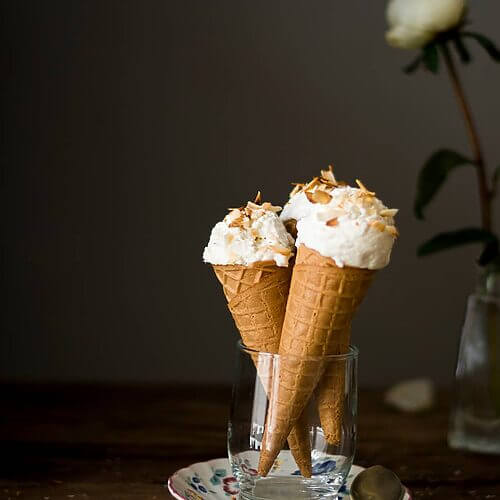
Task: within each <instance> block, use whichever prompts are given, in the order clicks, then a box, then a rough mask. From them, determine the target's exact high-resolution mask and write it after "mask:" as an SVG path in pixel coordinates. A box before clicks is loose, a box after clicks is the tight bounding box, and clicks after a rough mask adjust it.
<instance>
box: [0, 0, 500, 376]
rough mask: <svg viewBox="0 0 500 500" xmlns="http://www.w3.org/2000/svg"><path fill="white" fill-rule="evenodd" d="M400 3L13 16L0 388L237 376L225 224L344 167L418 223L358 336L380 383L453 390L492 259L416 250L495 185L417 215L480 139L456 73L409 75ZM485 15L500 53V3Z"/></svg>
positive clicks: (469, 217) (478, 97) (7, 35)
mask: <svg viewBox="0 0 500 500" xmlns="http://www.w3.org/2000/svg"><path fill="white" fill-rule="evenodd" d="M384 5H385V2H382V1H379V0H376V1H367V0H350V1H349V2H345V1H342V2H341V1H334V0H328V1H326V0H325V1H324V0H315V1H314V2H311V1H306V0H300V1H299V0H281V1H277V0H272V1H269V0H252V1H234V0H224V1H222V0H211V1H207V0H198V1H193V0H179V1H171V0H162V1H145V2H140V1H110V0H106V1H83V0H82V1H76V0H75V1H68V0H64V1H58V2H56V1H46V2H39V1H33V2H16V1H11V2H2V3H1V6H2V16H1V23H2V27H1V33H2V34H1V35H0V36H1V37H2V40H1V54H2V68H3V69H4V76H3V78H2V131H1V133H2V153H1V154H2V156H1V166H2V177H1V182H2V184H1V195H0V200H1V207H0V213H1V218H2V235H3V237H2V254H1V255H2V286H3V288H4V292H5V294H4V300H3V307H2V314H1V320H0V321H1V325H0V326H1V334H0V377H1V378H3V379H22V380H98V381H138V382H139V381H200V382H215V381H229V380H230V378H231V374H232V367H233V350H234V342H235V340H236V338H237V335H236V333H235V331H234V328H233V326H232V320H231V318H230V315H229V313H228V312H227V310H226V305H225V300H224V298H223V295H222V292H221V290H220V287H219V285H218V283H217V281H216V279H215V277H214V276H213V274H212V271H211V269H210V267H209V266H207V265H204V264H203V263H202V260H201V254H202V251H203V247H204V245H205V244H206V242H207V240H208V237H209V232H210V229H211V227H212V226H213V225H214V224H215V222H217V221H218V220H220V219H221V218H222V217H223V216H224V213H225V209H226V208H227V207H229V206H234V205H239V204H240V203H242V202H244V201H245V200H247V199H249V198H251V197H253V196H254V194H255V191H256V190H257V189H261V190H262V191H263V193H264V196H265V198H266V199H270V200H272V201H273V202H274V203H275V204H282V203H284V202H285V201H286V199H287V193H288V191H289V183H290V182H292V181H300V180H306V179H309V178H311V177H312V176H313V175H314V174H315V173H317V172H318V171H319V169H320V168H323V167H325V166H326V165H327V164H328V163H331V162H333V163H334V164H335V165H336V172H337V174H338V176H339V177H340V178H343V179H346V180H348V181H351V182H352V181H353V180H354V179H355V178H357V177H359V178H361V179H362V180H363V181H364V182H365V184H366V185H367V186H368V187H369V188H373V189H374V190H376V191H377V194H378V195H379V197H380V198H382V200H383V201H384V202H386V204H387V205H389V206H391V207H398V208H400V209H401V212H400V215H399V216H398V223H399V228H400V232H401V237H400V240H399V241H398V242H397V245H396V248H395V250H394V253H393V260H392V263H391V265H390V266H389V267H388V268H387V269H385V270H384V271H382V272H380V273H379V276H378V278H377V280H376V282H375V284H374V286H373V288H372V290H371V292H370V293H369V296H368V298H367V300H366V302H365V304H364V305H363V306H362V308H361V310H360V312H359V315H358V318H357V319H356V321H355V325H354V342H355V343H356V344H358V345H359V347H360V349H361V362H360V370H361V381H362V383H363V384H364V385H382V384H386V383H390V382H393V381H396V380H398V379H400V378H402V377H410V376H417V375H428V376H431V377H432V378H434V379H435V380H436V381H438V382H439V383H441V384H444V383H448V382H449V380H450V379H451V376H452V373H453V368H454V366H453V365H454V358H455V352H456V345H457V341H458V335H459V328H460V324H461V320H462V317H463V311H464V305H465V299H466V295H467V294H468V293H469V292H471V291H472V289H473V287H474V283H475V278H476V269H475V266H474V260H473V259H474V257H475V256H476V254H477V251H476V249H473V248H467V249H462V250H458V251H454V252H450V253H444V254H442V255H436V256H435V257H430V258H428V259H417V258H416V256H415V248H416V246H417V244H418V243H420V242H422V241H423V240H425V239H427V238H428V237H430V236H432V235H433V234H434V233H436V232H438V231H441V230H450V229H453V228H459V227H464V226H470V225H474V224H476V223H477V221H478V203H477V194H476V185H475V179H474V176H473V172H472V171H470V170H468V169H461V170H460V171H457V172H456V173H455V174H454V175H453V178H452V180H451V181H450V182H449V184H447V186H446V187H445V189H444V191H443V193H442V195H441V196H440V197H439V199H438V200H437V201H436V202H435V203H433V205H432V207H430V209H429V212H428V213H429V220H428V221H426V222H424V223H422V222H418V221H416V220H415V219H414V217H413V215H412V202H413V195H414V186H415V179H416V176H417V173H418V170H419V168H420V167H421V165H422V163H423V162H424V160H425V159H426V158H427V156H429V155H430V153H431V152H433V151H434V150H435V149H438V148H440V147H449V148H454V149H457V150H458V151H462V152H464V153H467V152H468V145H467V143H466V136H465V133H464V129H463V125H462V122H461V117H460V115H459V113H458V110H457V107H456V103H455V102H454V99H453V96H452V93H451V91H450V85H449V82H448V80H447V78H446V77H445V75H444V74H441V75H440V76H437V77H436V76H431V75H429V74H426V73H423V72H422V73H419V74H417V75H416V76H412V77H409V76H406V75H404V74H403V73H402V72H401V67H402V66H403V65H405V63H407V61H409V60H410V59H411V58H412V57H413V56H414V54H413V53H411V52H404V51H398V50H395V49H392V48H389V47H388V46H387V45H386V43H385V41H384V30H385V20H384ZM470 10H471V13H470V17H471V19H472V21H473V23H474V25H473V26H474V28H475V29H477V30H478V31H481V32H484V33H485V34H488V35H491V36H492V37H493V38H494V39H496V41H497V42H500V37H499V36H498V19H499V17H500V4H499V3H498V2H497V1H495V0H483V1H482V2H471V9H470ZM473 54H474V58H475V61H474V64H473V65H471V66H470V67H469V68H467V69H465V70H464V71H463V77H464V82H465V85H466V88H467V90H468V93H469V95H470V98H471V102H472V106H473V108H474V111H475V114H476V117H477V120H478V123H479V128H480V131H481V134H482V140H483V144H484V149H485V152H486V155H487V158H488V160H489V162H490V164H498V163H499V162H500V141H499V132H498V130H499V124H500V104H499V101H498V88H499V84H500V66H498V65H494V64H492V63H491V62H490V61H489V60H488V59H487V58H486V56H485V55H484V54H483V53H482V52H480V51H479V50H477V49H476V48H474V49H473ZM497 211H498V210H497ZM497 227H498V226H497Z"/></svg>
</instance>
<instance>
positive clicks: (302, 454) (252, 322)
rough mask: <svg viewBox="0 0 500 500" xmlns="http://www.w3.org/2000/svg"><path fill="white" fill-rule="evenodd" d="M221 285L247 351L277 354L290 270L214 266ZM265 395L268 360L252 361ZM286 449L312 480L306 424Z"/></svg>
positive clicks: (295, 431) (262, 265)
mask: <svg viewBox="0 0 500 500" xmlns="http://www.w3.org/2000/svg"><path fill="white" fill-rule="evenodd" d="M213 268H214V271H215V275H216V276H217V279H218V280H219V281H220V283H221V284H222V287H223V289H224V295H225V296H226V299H227V301H228V307H229V310H230V311H231V314H232V316H233V319H234V322H235V323H236V326H237V328H238V330H239V332H240V335H241V339H242V341H243V343H244V344H245V346H246V347H248V348H250V349H253V350H255V351H259V352H269V353H272V354H276V353H278V349H279V345H280V338H281V329H282V326H283V320H284V317H285V308H286V302H287V299H288V292H289V289H290V279H291V275H292V269H291V267H279V266H276V265H275V263H274V262H259V263H256V264H254V265H252V266H241V265H232V266H229V265H228V266H222V265H214V266H213ZM253 362H254V364H255V366H256V368H257V373H258V375H259V378H260V381H261V383H262V385H263V387H264V390H265V392H266V394H269V390H270V387H271V384H272V373H273V367H272V366H270V363H269V360H268V359H266V358H259V357H258V355H255V356H254V357H253ZM289 446H290V450H291V452H292V455H293V457H294V459H295V461H296V463H297V466H298V467H299V469H300V471H301V474H302V475H303V476H304V477H310V476H311V444H310V438H309V429H308V427H307V421H306V422H298V424H297V426H295V427H294V428H293V429H292V432H290V439H289Z"/></svg>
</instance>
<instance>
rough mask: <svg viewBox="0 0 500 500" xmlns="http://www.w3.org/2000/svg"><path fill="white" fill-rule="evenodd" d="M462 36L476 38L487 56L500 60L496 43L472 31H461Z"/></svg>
mask: <svg viewBox="0 0 500 500" xmlns="http://www.w3.org/2000/svg"><path fill="white" fill-rule="evenodd" d="M462 36H463V37H468V38H473V39H474V40H476V42H477V43H479V45H481V47H483V49H484V50H486V52H488V54H489V56H490V57H491V58H492V59H493V60H494V61H496V62H500V50H498V48H497V47H496V45H495V44H494V43H493V42H492V41H491V40H490V39H489V38H487V37H485V36H484V35H480V34H479V33H472V32H471V31H464V32H462Z"/></svg>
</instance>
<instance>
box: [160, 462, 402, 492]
mask: <svg viewBox="0 0 500 500" xmlns="http://www.w3.org/2000/svg"><path fill="white" fill-rule="evenodd" d="M246 462H247V461H245V462H244V463H243V464H242V465H244V466H245V467H247V468H248V472H249V473H250V474H252V472H253V471H255V469H252V468H251V467H250V462H248V463H246ZM278 468H279V464H278ZM313 468H314V471H315V472H317V473H320V472H323V473H324V472H327V471H330V470H334V469H335V461H334V460H324V461H322V462H321V461H320V462H317V463H315V464H314V465H313ZM362 470H363V468H362V467H359V466H357V465H353V466H352V468H351V472H350V473H349V476H348V478H347V481H346V485H344V486H343V487H342V489H341V490H340V494H339V496H338V499H339V500H340V499H343V500H348V499H349V498H350V496H349V493H348V491H349V486H350V485H351V483H352V481H353V479H354V478H355V477H356V476H357V475H358V474H359V473H360V472H361V471H362ZM256 473H257V471H255V474H256ZM168 489H169V491H170V493H171V494H172V495H173V496H174V498H177V499H178V500H238V494H239V491H240V490H239V487H238V482H237V481H236V479H235V478H234V477H233V476H232V472H231V466H230V464H229V460H228V459H227V458H217V459H215V460H210V461H208V462H200V463H197V464H192V465H190V466H189V467H186V468H185V469H181V470H179V471H177V472H176V473H175V474H173V475H172V476H171V477H170V478H169V480H168ZM404 500H411V497H410V495H409V493H408V492H407V493H406V495H405V498H404Z"/></svg>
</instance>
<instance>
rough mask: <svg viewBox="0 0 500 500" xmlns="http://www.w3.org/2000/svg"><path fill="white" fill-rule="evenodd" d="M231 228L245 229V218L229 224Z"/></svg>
mask: <svg viewBox="0 0 500 500" xmlns="http://www.w3.org/2000/svg"><path fill="white" fill-rule="evenodd" d="M229 227H243V217H242V218H241V219H236V220H235V221H233V222H231V224H229Z"/></svg>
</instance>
